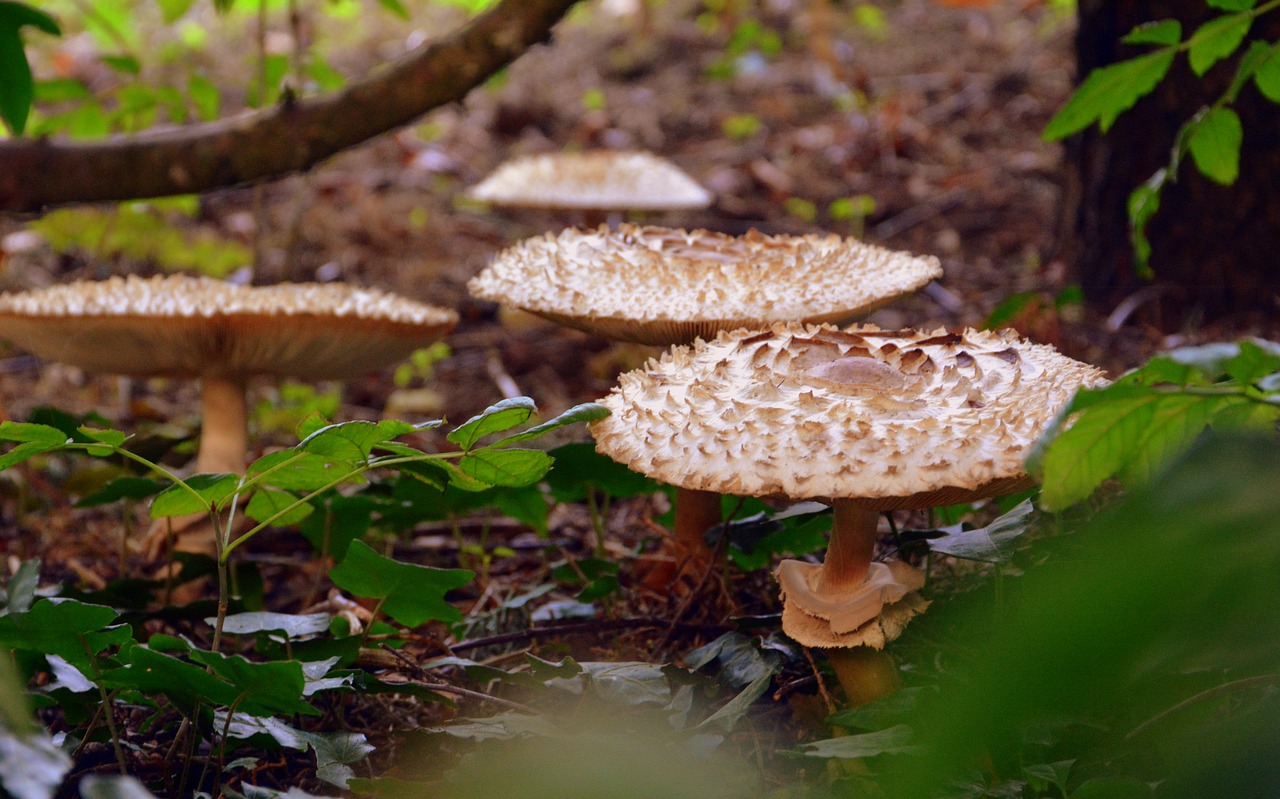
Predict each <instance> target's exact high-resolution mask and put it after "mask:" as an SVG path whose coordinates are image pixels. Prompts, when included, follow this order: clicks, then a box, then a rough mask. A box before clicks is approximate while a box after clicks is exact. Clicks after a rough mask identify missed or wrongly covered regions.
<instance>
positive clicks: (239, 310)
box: [0, 275, 457, 472]
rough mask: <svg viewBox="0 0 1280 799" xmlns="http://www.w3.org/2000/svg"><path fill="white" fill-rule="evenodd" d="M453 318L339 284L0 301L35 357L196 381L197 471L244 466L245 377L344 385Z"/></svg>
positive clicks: (139, 284) (161, 284)
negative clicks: (337, 381) (198, 400)
mask: <svg viewBox="0 0 1280 799" xmlns="http://www.w3.org/2000/svg"><path fill="white" fill-rule="evenodd" d="M456 322H457V314H455V313H454V312H453V311H451V310H447V309H443V308H437V307H434V306H431V305H426V304H423V303H419V302H414V301H412V300H408V299H405V298H402V297H398V296H396V295H393V294H388V293H386V292H382V291H377V290H372V289H361V288H356V287H352V286H348V285H343V284H338V283H324V284H318V283H310V284H280V285H275V286H264V287H246V286H237V285H233V284H230V283H224V282H222V281H217V280H212V279H209V278H204V277H190V276H186V275H171V276H168V277H154V278H150V279H142V278H138V277H134V276H130V277H127V278H120V277H113V278H110V279H108V280H104V281H98V282H95V281H77V282H73V283H68V284H63V285H58V286H51V287H48V288H43V289H35V290H31V291H24V292H18V293H12V294H2V295H0V338H5V339H8V340H10V341H12V342H14V343H15V344H17V345H18V346H20V347H23V348H25V349H27V350H30V351H31V352H32V353H34V354H36V355H39V356H41V357H43V358H47V359H49V360H54V361H60V362H62V363H67V364H71V365H73V366H78V367H80V368H81V369H84V370H85V371H88V372H103V373H110V374H122V375H131V376H135V377H154V376H171V377H198V378H200V380H201V384H202V385H201V404H202V411H203V418H204V421H203V424H202V432H201V436H200V448H199V452H198V454H197V456H196V460H195V467H194V468H195V470H196V471H197V472H237V471H241V470H243V469H244V466H245V457H246V451H247V432H246V421H247V418H248V409H247V404H246V398H245V390H246V383H247V381H248V378H249V377H251V376H253V375H276V376H286V375H287V376H293V377H299V378H305V379H313V380H321V379H334V378H344V377H350V376H353V375H357V374H361V373H364V372H368V371H371V370H374V369H379V368H381V367H383V366H385V365H387V364H390V363H393V362H395V361H397V360H400V359H401V358H404V357H405V356H407V355H408V354H409V353H410V352H412V351H413V350H415V349H417V348H419V347H422V346H424V345H426V344H428V343H430V342H431V341H432V340H434V339H437V338H439V337H441V336H443V335H444V334H445V333H446V332H448V331H449V330H450V329H451V328H452V327H453V326H454V324H455V323H456Z"/></svg>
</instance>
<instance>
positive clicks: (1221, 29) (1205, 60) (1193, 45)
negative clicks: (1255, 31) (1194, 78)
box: [1187, 13, 1253, 75]
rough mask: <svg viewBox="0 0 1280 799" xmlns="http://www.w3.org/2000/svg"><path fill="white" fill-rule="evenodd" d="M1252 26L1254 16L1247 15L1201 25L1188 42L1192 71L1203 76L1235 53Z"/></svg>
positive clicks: (1231, 16)
mask: <svg viewBox="0 0 1280 799" xmlns="http://www.w3.org/2000/svg"><path fill="white" fill-rule="evenodd" d="M1252 26H1253V15H1252V14H1247V13H1245V14H1228V15H1226V16H1222V17H1218V18H1217V19H1211V20H1209V21H1208V22H1206V23H1204V24H1203V25H1201V26H1200V27H1199V28H1197V29H1196V32H1195V33H1193V34H1191V38H1190V39H1188V40H1187V41H1188V44H1189V49H1188V52H1187V59H1188V60H1189V61H1190V63H1191V71H1192V72H1195V73H1196V74H1197V75H1203V74H1204V73H1206V72H1208V71H1209V68H1210V67H1212V66H1213V65H1214V64H1216V63H1218V62H1219V61H1221V60H1222V59H1224V58H1226V57H1227V56H1229V55H1231V54H1232V53H1234V52H1235V51H1236V49H1237V48H1239V47H1240V43H1241V42H1243V41H1244V37H1245V36H1246V35H1248V33H1249V28H1250V27H1252Z"/></svg>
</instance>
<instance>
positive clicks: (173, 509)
mask: <svg viewBox="0 0 1280 799" xmlns="http://www.w3.org/2000/svg"><path fill="white" fill-rule="evenodd" d="M186 483H187V487H186V488H184V487H183V486H181V485H176V484H175V485H172V486H169V487H168V488H166V489H165V490H164V491H161V492H160V493H159V494H157V495H156V498H155V499H154V500H152V501H151V516H152V518H155V519H160V518H163V517H166V516H186V515H188V514H193V513H208V512H209V509H210V508H211V507H216V506H217V505H219V504H220V503H222V502H223V501H225V500H226V499H227V498H228V497H230V496H231V495H232V494H234V493H235V491H236V488H237V487H238V486H239V485H240V476H239V475H235V474H193V475H191V476H190V477H188V478H187V479H186ZM188 489H190V490H188Z"/></svg>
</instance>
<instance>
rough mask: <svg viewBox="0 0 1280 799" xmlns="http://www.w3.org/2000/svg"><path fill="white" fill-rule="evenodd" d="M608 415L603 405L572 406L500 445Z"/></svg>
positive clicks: (509, 437)
mask: <svg viewBox="0 0 1280 799" xmlns="http://www.w3.org/2000/svg"><path fill="white" fill-rule="evenodd" d="M608 415H609V409H608V408H606V407H604V406H603V405H601V404H599V403H596V402H584V403H582V404H581V405H575V406H573V407H572V408H570V409H569V410H567V411H565V412H564V413H562V414H560V415H559V416H557V417H556V418H554V419H551V420H548V421H546V422H543V423H542V424H538V425H534V426H533V427H530V428H529V429H528V430H525V431H523V432H520V433H516V434H515V435H513V436H508V437H507V438H504V439H503V440H502V443H503V445H504V446H505V445H507V444H514V443H516V442H519V441H528V440H529V439H531V438H537V437H539V436H542V435H545V434H547V433H549V432H551V431H552V430H557V429H559V428H561V427H567V426H569V425H571V424H577V423H578V422H594V421H596V420H598V419H603V418H605V417H606V416H608Z"/></svg>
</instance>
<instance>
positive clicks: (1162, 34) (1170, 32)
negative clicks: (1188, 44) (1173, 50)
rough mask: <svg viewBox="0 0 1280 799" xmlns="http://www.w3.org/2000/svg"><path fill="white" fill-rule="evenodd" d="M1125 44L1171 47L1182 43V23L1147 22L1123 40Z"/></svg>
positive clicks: (1164, 20)
mask: <svg viewBox="0 0 1280 799" xmlns="http://www.w3.org/2000/svg"><path fill="white" fill-rule="evenodd" d="M1121 41H1122V42H1124V43H1125V44H1160V45H1166V46H1167V45H1171V44H1177V43H1178V42H1180V41H1182V23H1181V22H1179V21H1178V20H1176V19H1162V20H1159V21H1156V22H1145V23H1143V24H1141V25H1139V26H1138V27H1136V28H1134V29H1133V30H1131V31H1129V33H1128V34H1127V35H1126V36H1125V37H1124V38H1123V39H1121Z"/></svg>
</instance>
